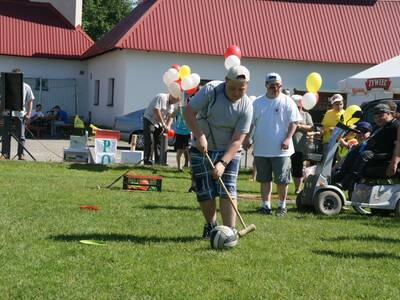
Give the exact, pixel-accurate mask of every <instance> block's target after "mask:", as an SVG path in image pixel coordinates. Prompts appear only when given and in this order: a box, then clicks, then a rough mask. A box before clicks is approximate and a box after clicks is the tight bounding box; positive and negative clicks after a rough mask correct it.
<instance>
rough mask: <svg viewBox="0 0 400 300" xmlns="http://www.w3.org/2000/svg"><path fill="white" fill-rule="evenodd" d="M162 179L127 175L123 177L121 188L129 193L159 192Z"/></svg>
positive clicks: (159, 177)
mask: <svg viewBox="0 0 400 300" xmlns="http://www.w3.org/2000/svg"><path fill="white" fill-rule="evenodd" d="M161 186H162V177H161V176H146V175H135V174H133V173H128V174H125V175H124V180H123V186H122V188H123V189H124V190H131V191H158V192H161Z"/></svg>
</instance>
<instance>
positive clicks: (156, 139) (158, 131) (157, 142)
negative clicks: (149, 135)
mask: <svg viewBox="0 0 400 300" xmlns="http://www.w3.org/2000/svg"><path fill="white" fill-rule="evenodd" d="M163 131H164V130H163V128H162V127H159V128H155V129H154V133H153V151H154V163H156V164H159V163H160V157H161V143H162V138H163V134H162V133H163Z"/></svg>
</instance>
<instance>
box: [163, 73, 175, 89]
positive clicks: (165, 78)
mask: <svg viewBox="0 0 400 300" xmlns="http://www.w3.org/2000/svg"><path fill="white" fill-rule="evenodd" d="M162 80H163V81H164V83H165V85H166V86H169V84H170V83H172V82H173V81H170V80H169V78H168V74H167V72H165V73H164V75H163V77H162Z"/></svg>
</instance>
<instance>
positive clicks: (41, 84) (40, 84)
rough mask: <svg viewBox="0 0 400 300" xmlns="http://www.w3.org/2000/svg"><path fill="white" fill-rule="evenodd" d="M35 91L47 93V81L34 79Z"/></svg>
mask: <svg viewBox="0 0 400 300" xmlns="http://www.w3.org/2000/svg"><path fill="white" fill-rule="evenodd" d="M35 90H36V91H40V90H42V91H48V90H49V83H48V80H47V79H43V78H36V80H35Z"/></svg>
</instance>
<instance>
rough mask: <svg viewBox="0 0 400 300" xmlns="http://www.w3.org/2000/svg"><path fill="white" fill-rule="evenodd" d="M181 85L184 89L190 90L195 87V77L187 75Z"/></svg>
mask: <svg viewBox="0 0 400 300" xmlns="http://www.w3.org/2000/svg"><path fill="white" fill-rule="evenodd" d="M181 86H182V89H183V90H184V91H187V90H190V89H192V88H193V78H192V77H191V76H185V77H183V78H182V81H181Z"/></svg>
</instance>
